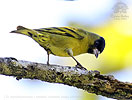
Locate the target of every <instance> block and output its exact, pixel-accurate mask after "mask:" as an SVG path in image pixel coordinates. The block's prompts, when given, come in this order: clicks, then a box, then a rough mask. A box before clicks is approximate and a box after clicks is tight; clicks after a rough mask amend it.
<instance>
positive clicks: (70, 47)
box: [11, 26, 100, 57]
mask: <svg viewBox="0 0 132 100" xmlns="http://www.w3.org/2000/svg"><path fill="white" fill-rule="evenodd" d="M11 33H19V34H24V35H27V36H29V37H31V38H32V39H34V40H35V41H36V42H37V43H38V44H39V45H40V46H41V47H43V48H44V49H45V50H46V51H48V53H49V54H53V55H56V56H64V57H68V56H76V55H79V54H83V53H88V49H89V48H90V46H91V45H93V44H94V42H95V41H96V40H97V39H99V38H100V36H99V35H97V34H94V33H91V32H87V31H84V30H82V29H78V28H73V27H51V28H41V29H28V28H25V27H23V26H18V27H17V30H15V31H12V32H11ZM68 51H70V54H69V52H68ZM72 53H73V54H72Z"/></svg>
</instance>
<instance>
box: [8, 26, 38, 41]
mask: <svg viewBox="0 0 132 100" xmlns="http://www.w3.org/2000/svg"><path fill="white" fill-rule="evenodd" d="M10 33H18V34H23V35H27V36H29V37H31V38H33V37H34V36H35V35H37V32H36V31H35V30H32V29H28V28H25V27H23V26H17V30H14V31H11V32H10Z"/></svg>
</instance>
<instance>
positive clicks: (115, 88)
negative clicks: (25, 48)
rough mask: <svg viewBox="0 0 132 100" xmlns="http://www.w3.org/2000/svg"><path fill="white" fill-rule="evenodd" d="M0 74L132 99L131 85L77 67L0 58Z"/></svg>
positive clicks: (123, 99)
mask: <svg viewBox="0 0 132 100" xmlns="http://www.w3.org/2000/svg"><path fill="white" fill-rule="evenodd" d="M0 74H3V75H6V76H14V77H16V79H17V80H19V79H22V78H26V79H38V80H41V81H46V82H50V83H62V84H65V85H69V86H74V87H77V88H79V89H83V90H85V91H87V92H89V93H94V94H96V95H102V96H105V97H108V98H115V99H120V100H121V99H122V100H126V99H129V100H130V99H132V84H131V83H127V82H121V81H118V80H117V79H115V78H114V77H113V76H112V75H101V74H100V72H98V71H88V70H84V69H79V68H77V67H70V66H59V65H49V66H48V65H46V64H41V63H35V62H29V61H22V60H17V59H15V58H0Z"/></svg>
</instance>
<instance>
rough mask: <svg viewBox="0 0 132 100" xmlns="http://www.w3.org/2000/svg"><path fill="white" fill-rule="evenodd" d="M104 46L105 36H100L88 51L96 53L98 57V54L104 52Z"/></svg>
mask: <svg viewBox="0 0 132 100" xmlns="http://www.w3.org/2000/svg"><path fill="white" fill-rule="evenodd" d="M104 48H105V40H104V38H103V37H99V39H96V40H94V42H93V44H91V45H90V46H89V49H88V53H91V54H94V55H95V56H96V58H98V55H99V54H101V53H102V52H103V50H104Z"/></svg>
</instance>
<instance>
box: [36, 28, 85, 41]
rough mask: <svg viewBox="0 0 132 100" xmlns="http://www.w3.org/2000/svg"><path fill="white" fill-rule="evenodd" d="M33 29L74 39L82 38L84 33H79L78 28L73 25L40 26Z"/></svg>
mask: <svg viewBox="0 0 132 100" xmlns="http://www.w3.org/2000/svg"><path fill="white" fill-rule="evenodd" d="M34 30H35V31H38V32H39V33H42V34H56V35H62V36H68V37H72V38H76V39H83V38H84V35H82V34H80V31H79V29H77V28H73V27H50V28H41V29H34Z"/></svg>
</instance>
